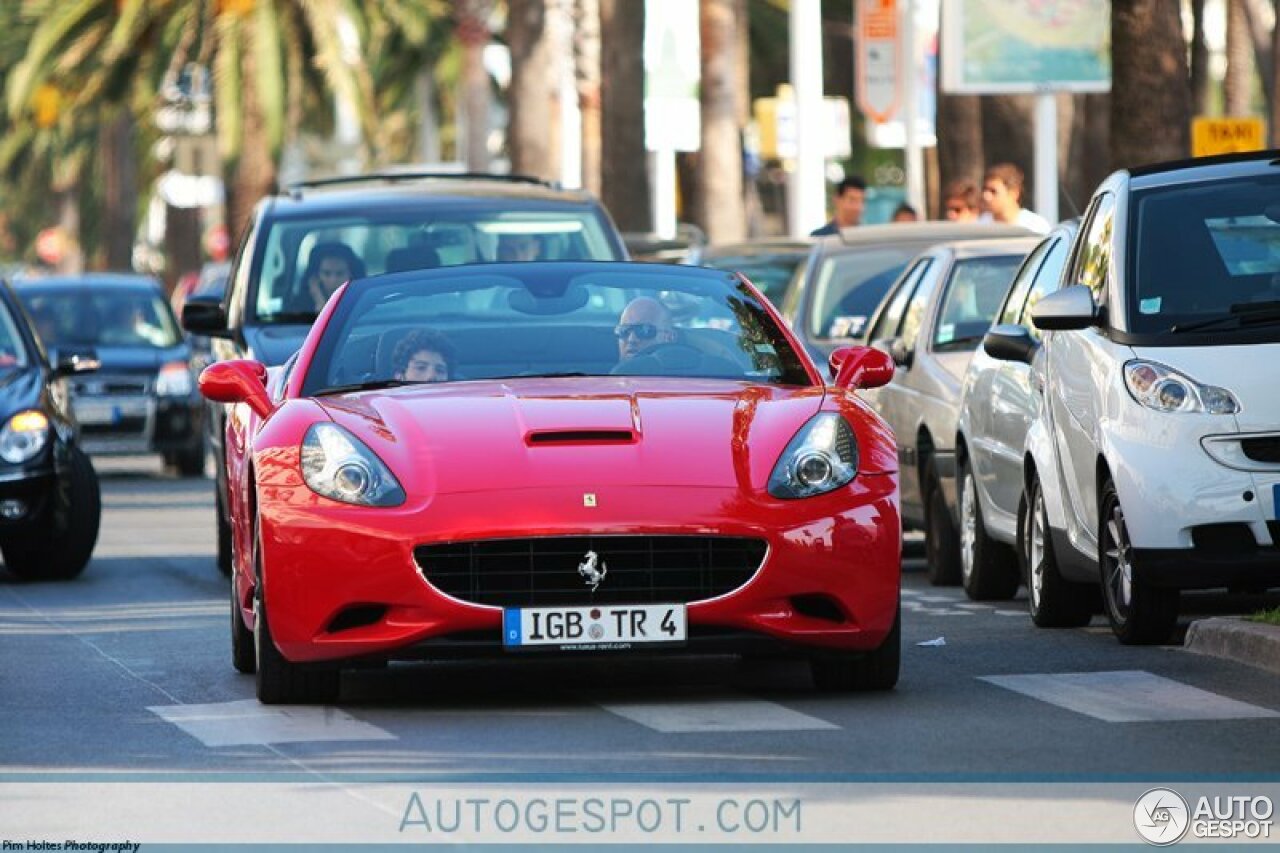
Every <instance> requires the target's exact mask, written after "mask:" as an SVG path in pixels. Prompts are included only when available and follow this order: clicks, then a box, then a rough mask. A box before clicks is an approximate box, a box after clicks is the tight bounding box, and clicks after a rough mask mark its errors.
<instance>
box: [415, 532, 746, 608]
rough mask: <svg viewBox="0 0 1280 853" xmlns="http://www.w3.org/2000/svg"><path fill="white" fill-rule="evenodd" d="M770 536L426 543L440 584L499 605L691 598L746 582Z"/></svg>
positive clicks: (423, 564) (418, 553)
mask: <svg viewBox="0 0 1280 853" xmlns="http://www.w3.org/2000/svg"><path fill="white" fill-rule="evenodd" d="M765 550H766V546H765V543H764V541H763V540H760V539H750V538H745V537H730V536H548V537H539V538H532V539H488V540H481V541H475V542H449V543H444V544H434V545H419V546H418V547H417V548H415V549H414V552H413V555H414V559H416V560H417V562H418V567H419V568H420V569H421V570H422V574H423V576H424V577H425V578H426V579H427V580H428V581H429V582H430V583H431V585H432V586H434V587H435V588H436V589H438V590H440V591H441V592H443V593H445V594H446V595H450V596H453V597H454V598H457V599H460V600H462V601H469V602H473V603H475V604H488V605H493V606H496V607H536V606H556V605H573V604H649V603H655V602H663V603H686V602H691V601H701V600H703V599H707V598H714V597H716V596H718V595H724V594H725V593H727V592H732V591H733V590H735V589H737V588H738V587H740V586H742V585H743V584H744V583H746V582H747V581H748V580H750V579H751V576H752V575H753V574H755V572H756V570H757V569H758V568H759V567H760V564H761V563H762V562H763V560H764V555H765ZM589 551H594V552H595V553H596V555H597V557H598V559H599V563H600V564H603V566H604V568H605V575H604V578H603V580H601V582H600V584H599V585H598V586H597V587H596V589H595V591H594V592H593V591H592V589H591V586H590V585H589V584H588V583H587V581H586V579H585V578H584V577H583V576H582V575H581V574H579V572H578V566H579V565H580V564H581V563H583V561H584V560H585V559H586V556H587V552H589Z"/></svg>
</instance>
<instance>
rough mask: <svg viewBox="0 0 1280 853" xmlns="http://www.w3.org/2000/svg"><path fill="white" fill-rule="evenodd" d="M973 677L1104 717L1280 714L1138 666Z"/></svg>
mask: <svg viewBox="0 0 1280 853" xmlns="http://www.w3.org/2000/svg"><path fill="white" fill-rule="evenodd" d="M978 680H979V681H986V682H988V683H990V684H994V685H996V686H997V687H1003V688H1005V689H1006V690H1012V691H1014V692H1015V693H1021V694H1023V695H1024V696H1030V697H1031V698H1033V699H1039V700H1040V701H1042V702H1048V703H1050V704H1052V705H1057V706H1058V707H1060V708H1066V709H1067V710H1069V711H1075V712H1076V713H1079V714H1085V715H1087V716H1090V717H1093V718H1095V719H1098V720H1103V721H1105V722H1108V723H1142V722H1165V721H1173V720H1247V719H1269V718H1274V717H1280V712H1276V711H1273V710H1271V709H1269V708H1262V707H1259V706H1257V705H1250V704H1248V703H1247V702H1239V701H1237V700H1235V699H1228V698H1227V697H1226V696H1219V695H1218V694H1217V693H1210V692H1209V691H1208V690H1201V689H1200V688H1198V687H1192V686H1190V685H1187V684H1183V683H1181V682H1179V681H1174V680H1173V679H1170V678H1164V677H1162V676H1159V675H1155V674H1154V673H1150V672H1145V671H1143V670H1120V671H1116V672H1062V673H1038V674H1032V675H988V676H980V677H979V679H978Z"/></svg>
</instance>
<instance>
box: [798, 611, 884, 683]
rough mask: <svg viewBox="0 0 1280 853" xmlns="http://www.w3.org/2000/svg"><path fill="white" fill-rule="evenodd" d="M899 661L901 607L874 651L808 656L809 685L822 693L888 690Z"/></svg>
mask: <svg viewBox="0 0 1280 853" xmlns="http://www.w3.org/2000/svg"><path fill="white" fill-rule="evenodd" d="M901 661H902V607H901V605H899V607H898V612H897V614H895V615H894V617H893V627H892V628H891V629H890V630H889V633H888V635H887V636H886V637H885V638H884V642H883V643H881V644H880V646H879V647H878V648H876V649H875V650H874V651H870V652H866V653H864V654H861V655H858V656H857V657H845V656H841V657H822V656H815V657H812V658H810V659H809V670H810V672H811V673H812V675H813V685H814V687H816V688H817V689H818V690H820V691H823V692H824V693H849V692H857V693H862V692H870V691H879V690H892V689H893V688H894V687H895V686H896V685H897V683H898V674H899V671H900V669H901Z"/></svg>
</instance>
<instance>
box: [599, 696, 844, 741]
mask: <svg viewBox="0 0 1280 853" xmlns="http://www.w3.org/2000/svg"><path fill="white" fill-rule="evenodd" d="M596 704H598V705H599V706H600V707H601V708H603V709H604V710H606V711H608V712H610V713H612V714H617V715H618V716H619V717H623V718H624V719H628V720H631V721H632V722H634V723H639V724H640V725H642V726H647V727H648V728H651V729H653V730H654V731H657V732H662V733H664V734H681V733H690V732H799V731H823V730H830V729H838V728H840V727H839V726H837V725H835V724H833V723H829V722H827V721H826V720H819V719H818V718H817V717H810V716H809V715H808V714H802V713H800V712H799V711H793V710H791V709H790V708H786V707H784V706H782V705H778V704H777V703H774V702H765V701H763V700H759V699H748V698H745V697H737V696H732V695H727V694H714V695H707V696H704V697H700V698H690V699H687V700H684V701H669V700H666V701H659V700H654V701H645V700H642V699H641V700H634V699H633V700H627V699H623V698H621V697H618V698H611V699H601V700H597V702H596Z"/></svg>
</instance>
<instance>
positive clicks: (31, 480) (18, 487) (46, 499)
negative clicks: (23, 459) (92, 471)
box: [0, 451, 57, 538]
mask: <svg viewBox="0 0 1280 853" xmlns="http://www.w3.org/2000/svg"><path fill="white" fill-rule="evenodd" d="M46 454H47V451H46ZM44 458H45V460H46V461H45V462H44V464H42V465H38V466H35V467H29V468H28V467H22V466H5V468H7V469H9V470H4V471H0V505H3V504H5V503H8V502H10V501H18V502H20V503H21V506H22V507H23V508H24V509H23V511H22V514H21V515H18V516H17V517H12V518H6V517H5V516H4V515H3V514H0V536H3V537H5V538H13V537H14V536H15V535H21V533H22V532H23V531H25V530H27V529H28V528H30V527H32V526H34V525H37V524H39V523H40V521H41V520H42V519H43V518H44V517H45V515H46V511H47V509H48V507H49V504H50V501H51V498H52V496H53V491H54V488H55V486H56V485H57V481H56V478H55V474H54V472H53V468H52V467H51V466H50V465H49V463H48V461H47V460H48V456H47V455H46V456H45V457H44ZM10 506H13V505H12V504H10Z"/></svg>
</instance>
